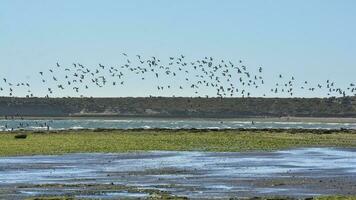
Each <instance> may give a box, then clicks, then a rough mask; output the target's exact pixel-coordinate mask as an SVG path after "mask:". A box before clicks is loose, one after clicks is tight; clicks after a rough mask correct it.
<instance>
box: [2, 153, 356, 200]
mask: <svg viewBox="0 0 356 200" xmlns="http://www.w3.org/2000/svg"><path fill="white" fill-rule="evenodd" d="M153 191H155V192H159V191H161V192H162V191H163V192H167V193H169V194H170V195H177V196H182V197H188V198H192V199H195V198H197V199H205V198H221V199H226V198H231V197H255V196H259V197H262V196H289V197H296V198H304V197H312V196H319V195H335V194H338V195H356V149H354V148H353V149H340V148H338V149H336V148H303V149H291V150H284V151H276V152H248V153H214V152H164V151H163V152H162V151H155V152H139V153H119V154H66V155H57V156H22V157H2V158H0V199H24V198H28V197H34V196H63V195H68V196H74V197H78V198H84V199H85V198H88V199H90V198H101V199H117V198H123V197H125V198H126V197H128V198H147V197H149V196H150V195H152V193H153Z"/></svg>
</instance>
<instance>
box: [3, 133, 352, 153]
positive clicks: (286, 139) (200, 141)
mask: <svg viewBox="0 0 356 200" xmlns="http://www.w3.org/2000/svg"><path fill="white" fill-rule="evenodd" d="M16 134H18V133H6V132H2V133H0V156H15V155H34V154H63V153H84V152H86V153H87V152H111V153H114V152H129V151H151V150H164V151H220V152H239V151H255V150H256V151H257V150H258V151H260V150H266V151H268V150H276V149H286V148H295V147H323V146H328V147H356V134H355V133H354V132H349V131H345V132H342V131H337V132H327V134H322V133H314V132H313V131H310V132H308V131H301V132H298V131H294V132H290V131H289V132H285V131H239V130H230V131H228V130H224V131H194V130H179V131H169V130H160V131H158V130H141V131H140V130H137V131H132V130H131V131H125V130H103V131H88V130H86V131H60V132H49V133H46V132H43V133H34V132H25V133H22V134H27V138H26V139H15V135H16Z"/></svg>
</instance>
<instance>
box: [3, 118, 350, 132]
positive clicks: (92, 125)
mask: <svg viewBox="0 0 356 200" xmlns="http://www.w3.org/2000/svg"><path fill="white" fill-rule="evenodd" d="M19 129H23V130H47V129H49V130H70V129H71V130H78V129H323V130H333V129H335V130H336V129H356V121H354V122H347V123H346V122H330V121H328V122H318V121H308V120H306V121H278V120H268V119H264V120H249V119H170V118H169V119H163V118H142V119H141V118H132V119H130V118H127V119H126V118H125V119H122V118H119V119H105V118H104V119H93V118H89V119H88V118H83V119H82V118H79V119H76V118H75V119H73V118H68V119H12V120H5V119H3V120H0V130H1V131H11V130H19Z"/></svg>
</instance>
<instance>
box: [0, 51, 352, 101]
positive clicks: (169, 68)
mask: <svg viewBox="0 0 356 200" xmlns="http://www.w3.org/2000/svg"><path fill="white" fill-rule="evenodd" d="M122 56H123V57H124V60H125V62H124V63H123V64H121V65H118V66H106V65H103V64H99V65H98V66H96V67H87V66H85V65H83V64H80V63H73V64H71V65H69V66H62V65H61V64H60V63H56V64H55V66H53V67H52V68H50V69H48V70H46V71H40V72H38V74H37V76H38V79H39V80H40V81H41V83H42V85H43V87H44V88H45V90H46V93H47V94H46V95H45V97H47V98H49V97H51V96H60V95H61V94H65V93H66V92H68V90H71V91H72V92H74V94H77V95H78V96H84V95H83V94H86V93H85V92H86V91H89V90H90V89H92V88H95V89H99V88H104V87H109V86H110V87H124V86H126V85H127V82H129V81H130V80H132V79H135V78H136V80H141V81H146V80H148V84H152V83H157V85H152V87H154V88H156V90H157V91H158V94H159V92H163V91H167V92H169V93H170V94H173V96H174V94H175V92H177V91H180V90H181V91H184V90H188V91H189V92H191V93H192V95H193V96H205V97H209V96H208V94H207V93H208V92H209V94H211V91H215V92H214V93H215V95H211V96H216V97H251V96H253V93H254V90H257V89H259V90H260V91H263V93H262V94H260V95H263V96H278V95H284V96H290V97H293V96H295V94H296V93H297V90H307V91H309V92H320V90H323V91H325V93H326V94H325V95H326V96H328V97H331V96H354V95H356V86H355V83H350V84H349V85H348V87H346V88H341V87H337V86H336V83H335V82H334V81H332V80H326V81H325V82H324V83H319V84H316V85H313V84H311V83H309V82H308V81H307V80H302V81H300V80H299V81H297V80H296V78H295V77H294V76H291V77H287V76H284V75H282V74H278V75H277V76H276V78H275V80H277V81H276V83H274V84H272V87H271V84H268V86H267V84H266V80H265V78H264V76H263V74H264V73H263V72H264V69H263V68H262V67H258V68H257V69H255V70H250V69H249V68H248V67H247V66H246V65H244V63H243V61H242V60H239V61H238V62H236V63H233V62H231V61H227V60H217V59H214V58H213V57H204V58H202V59H196V60H193V61H187V59H186V57H185V56H184V55H180V56H175V57H169V58H168V59H167V60H166V62H163V61H162V60H161V59H159V58H157V57H154V56H153V57H149V58H146V59H144V58H143V56H141V55H136V56H133V57H130V56H128V55H127V54H126V53H123V54H122ZM155 79H156V80H157V81H155ZM18 88H22V89H25V90H26V92H27V95H26V97H28V98H31V97H35V96H36V95H35V94H34V90H33V89H32V88H31V83H30V82H18V83H11V82H9V80H8V79H7V78H3V83H2V84H1V83H0V95H1V92H3V94H4V93H5V96H10V97H11V96H15V90H16V89H18ZM122 91H124V90H122ZM61 92H63V93H61ZM6 94H7V95H6ZM121 94H122V93H121ZM150 96H151V95H150Z"/></svg>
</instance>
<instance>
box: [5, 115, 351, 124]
mask: <svg viewBox="0 0 356 200" xmlns="http://www.w3.org/2000/svg"><path fill="white" fill-rule="evenodd" d="M0 118H3V119H4V120H5V116H0ZM22 119H24V120H130V119H132V120H140V119H141V120H167V121H169V120H172V121H173V120H192V121H201V120H206V121H246V122H249V121H250V122H251V121H256V122H320V123H356V118H352V117H243V118H240V117H236V118H231V117H226V118H221V117H175V116H112V115H95V116H87V115H83V116H21V117H16V116H14V118H13V119H7V120H22Z"/></svg>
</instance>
